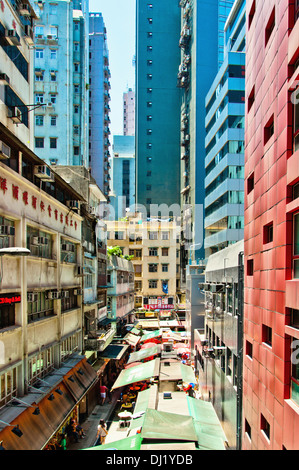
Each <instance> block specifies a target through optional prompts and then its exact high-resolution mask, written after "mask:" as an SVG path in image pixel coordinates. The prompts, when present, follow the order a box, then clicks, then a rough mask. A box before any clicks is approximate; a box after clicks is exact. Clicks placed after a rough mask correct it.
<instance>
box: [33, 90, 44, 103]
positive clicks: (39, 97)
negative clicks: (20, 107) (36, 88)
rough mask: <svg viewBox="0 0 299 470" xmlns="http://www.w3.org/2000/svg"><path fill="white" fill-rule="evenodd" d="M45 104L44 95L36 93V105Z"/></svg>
mask: <svg viewBox="0 0 299 470" xmlns="http://www.w3.org/2000/svg"><path fill="white" fill-rule="evenodd" d="M43 102H44V94H43V93H35V103H36V104H42V103H43Z"/></svg>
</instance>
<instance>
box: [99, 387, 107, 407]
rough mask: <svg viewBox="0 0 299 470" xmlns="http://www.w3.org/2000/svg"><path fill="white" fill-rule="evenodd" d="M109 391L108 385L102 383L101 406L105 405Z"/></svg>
mask: <svg viewBox="0 0 299 470" xmlns="http://www.w3.org/2000/svg"><path fill="white" fill-rule="evenodd" d="M107 392H108V388H107V387H106V385H101V386H100V396H101V406H103V405H104V403H105V400H106V396H107Z"/></svg>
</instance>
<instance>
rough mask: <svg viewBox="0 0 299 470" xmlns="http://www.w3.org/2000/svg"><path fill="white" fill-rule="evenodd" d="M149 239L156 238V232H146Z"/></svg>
mask: <svg viewBox="0 0 299 470" xmlns="http://www.w3.org/2000/svg"><path fill="white" fill-rule="evenodd" d="M148 239H149V240H158V232H148Z"/></svg>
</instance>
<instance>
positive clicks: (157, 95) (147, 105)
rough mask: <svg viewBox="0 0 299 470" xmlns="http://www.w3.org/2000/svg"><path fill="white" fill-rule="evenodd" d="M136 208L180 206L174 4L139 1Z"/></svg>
mask: <svg viewBox="0 0 299 470" xmlns="http://www.w3.org/2000/svg"><path fill="white" fill-rule="evenodd" d="M136 18H137V31H136V41H137V44H136V202H137V203H138V204H142V205H143V206H145V207H146V211H147V213H148V214H149V213H150V206H151V204H158V205H160V204H166V205H168V206H170V205H172V204H179V192H180V187H179V172H180V165H179V162H180V155H179V145H180V141H179V138H180V131H179V129H180V127H179V126H180V114H179V112H180V110H179V104H180V90H179V89H178V88H177V86H176V73H177V69H178V66H179V63H180V50H179V48H178V35H179V31H180V8H179V5H178V3H177V2H173V1H172V0H159V1H157V0H153V1H151V2H143V1H141V0H138V1H137V11H136Z"/></svg>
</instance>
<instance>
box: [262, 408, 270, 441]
mask: <svg viewBox="0 0 299 470" xmlns="http://www.w3.org/2000/svg"><path fill="white" fill-rule="evenodd" d="M261 431H262V432H263V433H264V434H265V436H266V437H267V439H268V440H270V424H269V423H268V421H267V420H266V418H265V417H264V416H263V415H262V414H261Z"/></svg>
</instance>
